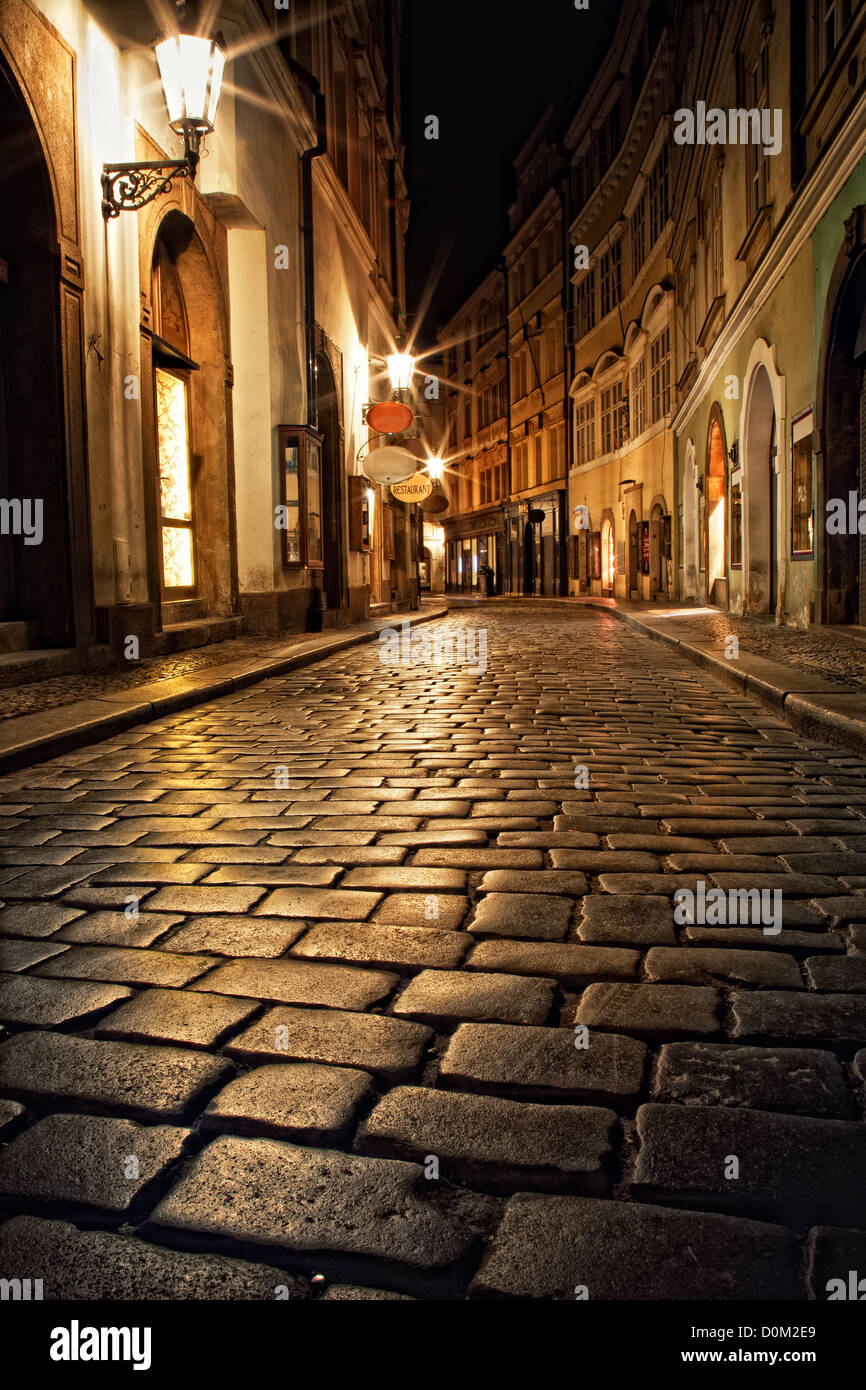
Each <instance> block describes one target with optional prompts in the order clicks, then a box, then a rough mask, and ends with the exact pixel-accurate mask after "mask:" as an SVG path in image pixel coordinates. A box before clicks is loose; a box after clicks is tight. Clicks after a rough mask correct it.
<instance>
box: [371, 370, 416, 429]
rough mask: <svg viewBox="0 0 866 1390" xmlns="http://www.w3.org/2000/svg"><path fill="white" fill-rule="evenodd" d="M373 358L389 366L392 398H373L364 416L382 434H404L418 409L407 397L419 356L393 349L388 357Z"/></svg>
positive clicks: (372, 427)
mask: <svg viewBox="0 0 866 1390" xmlns="http://www.w3.org/2000/svg"><path fill="white" fill-rule="evenodd" d="M372 360H373V361H374V362H376V361H378V362H382V363H384V365H385V366H386V367H387V369H388V375H389V377H390V378H391V391H392V396H391V400H390V401H373V402H371V403H370V404H369V405H366V406H365V407H364V420H365V422H366V423H367V424H368V425H369V426H370V429H372V430H376V432H377V433H378V434H402V433H403V431H404V430H408V429H409V427H410V425H411V424H412V422H413V420H414V419H415V412H414V410H413V409H412V406H411V405H410V404H409V402H408V401H407V400H406V399H405V397H406V396H407V395H408V392H409V390H410V389H411V386H412V378H413V376H414V375H415V358H414V357H412V356H410V354H409V353H407V352H392V353H391V355H390V356H389V357H387V358H382V357H379V358H375V357H374V358H373V359H372Z"/></svg>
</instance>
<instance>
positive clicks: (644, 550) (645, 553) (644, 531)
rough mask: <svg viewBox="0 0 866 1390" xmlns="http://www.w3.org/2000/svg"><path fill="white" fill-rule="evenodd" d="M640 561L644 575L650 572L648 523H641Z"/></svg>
mask: <svg viewBox="0 0 866 1390" xmlns="http://www.w3.org/2000/svg"><path fill="white" fill-rule="evenodd" d="M640 525H641V537H640V539H641V560H642V562H643V563H642V569H643V573H644V574H649V572H650V524H649V522H648V521H642V522H641V524H640Z"/></svg>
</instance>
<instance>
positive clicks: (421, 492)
mask: <svg viewBox="0 0 866 1390" xmlns="http://www.w3.org/2000/svg"><path fill="white" fill-rule="evenodd" d="M432 491H433V484H432V483H431V481H430V479H429V478H428V476H427V474H426V473H415V474H413V476H412V477H411V478H407V479H406V481H405V483H392V484H391V496H392V497H396V498H397V500H398V502H424V501H426V499H427V498H428V497H429V496H430V493H431V492H432Z"/></svg>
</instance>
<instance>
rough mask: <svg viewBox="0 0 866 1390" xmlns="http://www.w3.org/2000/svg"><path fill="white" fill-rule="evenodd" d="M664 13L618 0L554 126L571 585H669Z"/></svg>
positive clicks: (667, 38) (624, 593)
mask: <svg viewBox="0 0 866 1390" xmlns="http://www.w3.org/2000/svg"><path fill="white" fill-rule="evenodd" d="M664 19H665V15H664V12H663V10H662V8H661V7H660V6H659V5H657V4H653V5H650V4H649V3H642V4H640V5H637V6H625V7H624V9H623V14H622V17H621V19H620V23H619V26H618V28H617V31H616V34H615V36H614V39H613V42H612V45H611V47H610V49H609V51H608V54H607V56H606V58H605V61H604V62H603V64H602V65H601V66H600V68H599V71H598V74H597V76H596V78H595V80H594V82H593V84H592V86H591V87H590V89H589V91H588V93H587V95H586V99H585V100H584V101H582V102H581V103H580V106H579V108H578V110H577V112H576V114H575V117H574V119H573V120H572V122H571V125H570V128H569V130H568V131H567V133H566V136H565V146H566V149H567V151H568V154H569V218H570V220H569V255H570V257H571V265H570V274H569V308H568V325H569V333H568V337H569V388H568V398H569V407H570V437H571V442H572V452H571V467H570V471H569V482H570V489H569V502H570V505H569V518H570V534H571V542H570V552H571V553H570V570H569V573H570V583H569V587H570V591H571V592H572V593H573V594H597V595H604V596H607V597H611V598H623V599H629V598H630V599H652V598H656V597H659V596H661V597H667V596H669V595H670V594H671V593H672V589H673V574H674V567H673V558H672V523H671V518H672V509H673V503H674V490H675V483H674V451H673V440H672V434H671V420H672V417H673V411H674V408H675V382H676V377H675V360H676V342H675V339H676V300H675V294H674V287H673V284H672V281H671V278H670V273H669V243H670V229H671V219H672V212H673V190H674V178H675V168H674V161H673V157H672V151H671V122H670V114H669V112H670V99H671V91H672V83H671V75H672V68H673V51H674V45H673V36H672V31H671V29H670V28H669V27H668V26H667V25H666V24H665V22H664Z"/></svg>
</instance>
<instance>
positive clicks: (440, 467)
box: [427, 458, 445, 483]
mask: <svg viewBox="0 0 866 1390" xmlns="http://www.w3.org/2000/svg"><path fill="white" fill-rule="evenodd" d="M427 472H428V474H429V475H430V477H431V478H432V479H433V481H434V483H435V482H438V480H439V479H440V478H442V477H444V474H445V464H444V463H443V462H442V460H441V459H440V458H432V459H428V460H427Z"/></svg>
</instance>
